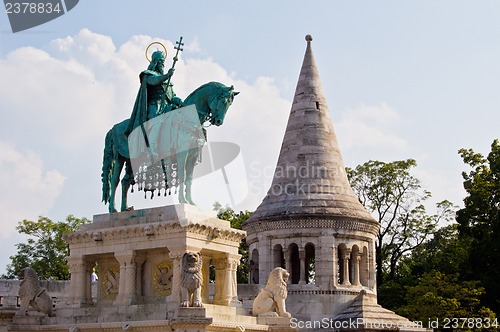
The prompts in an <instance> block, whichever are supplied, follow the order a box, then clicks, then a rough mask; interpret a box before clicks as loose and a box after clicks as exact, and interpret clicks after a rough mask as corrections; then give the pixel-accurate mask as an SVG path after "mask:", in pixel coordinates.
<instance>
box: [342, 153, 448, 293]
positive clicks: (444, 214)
mask: <svg viewBox="0 0 500 332" xmlns="http://www.w3.org/2000/svg"><path fill="white" fill-rule="evenodd" d="M416 165H417V163H416V161H415V160H413V159H407V160H400V161H393V162H389V163H385V162H381V161H373V160H371V161H368V162H366V163H364V164H363V165H358V166H357V167H356V168H355V169H350V168H347V174H348V177H349V181H350V184H351V187H352V188H353V190H354V192H355V193H356V195H357V196H358V197H359V200H360V202H361V204H363V205H364V206H365V207H366V208H367V209H368V210H369V211H370V212H371V213H372V215H374V217H375V218H376V219H377V220H378V221H379V222H380V225H381V227H380V231H379V234H378V236H377V243H376V246H375V249H376V260H377V283H378V285H379V286H380V285H381V284H382V283H383V282H384V281H385V280H393V279H395V277H396V272H397V268H398V263H399V262H400V261H401V259H402V258H404V257H405V256H406V255H408V254H409V253H410V252H411V251H412V250H414V249H416V248H417V247H419V246H420V245H421V244H422V243H423V242H424V241H425V240H426V239H427V238H428V236H429V235H430V234H432V233H433V232H434V231H435V229H436V225H437V223H438V222H439V221H440V220H443V219H448V220H449V219H451V217H452V204H451V203H450V202H448V201H443V202H441V203H439V204H438V206H437V209H438V212H437V213H436V214H434V215H428V214H427V211H426V208H425V206H424V202H425V201H426V200H427V199H429V198H430V197H431V193H430V192H428V191H426V190H424V189H423V188H422V185H421V182H420V180H419V179H418V178H416V177H415V176H413V175H412V174H411V169H412V168H414V167H416Z"/></svg>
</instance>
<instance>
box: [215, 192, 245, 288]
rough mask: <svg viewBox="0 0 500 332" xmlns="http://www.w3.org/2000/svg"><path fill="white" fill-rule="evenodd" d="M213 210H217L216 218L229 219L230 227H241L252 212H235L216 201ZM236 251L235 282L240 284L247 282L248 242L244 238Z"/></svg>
mask: <svg viewBox="0 0 500 332" xmlns="http://www.w3.org/2000/svg"><path fill="white" fill-rule="evenodd" d="M214 210H215V211H217V217H218V218H220V219H222V220H227V221H229V222H230V223H231V227H233V228H236V229H242V226H243V223H244V222H245V221H246V220H247V219H248V218H250V215H251V214H252V213H251V212H250V211H240V212H238V213H236V212H235V211H234V210H233V209H232V208H230V207H229V206H226V207H222V205H221V204H220V203H218V202H216V203H215V204H214ZM238 253H239V254H240V255H241V261H240V265H239V266H238V269H237V271H236V278H237V282H238V283H240V284H247V283H248V263H249V255H248V244H247V243H246V241H245V239H242V240H241V243H240V246H239V248H238Z"/></svg>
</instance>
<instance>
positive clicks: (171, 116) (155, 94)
mask: <svg viewBox="0 0 500 332" xmlns="http://www.w3.org/2000/svg"><path fill="white" fill-rule="evenodd" d="M182 45H183V44H182V37H181V39H180V40H179V41H178V42H177V46H176V49H177V53H176V55H175V57H174V62H173V65H172V68H170V70H169V71H168V72H167V74H164V73H163V67H164V61H165V54H164V53H163V52H161V51H156V52H154V53H153V54H152V56H151V61H150V65H149V67H148V69H147V70H145V71H143V72H141V74H140V75H139V79H140V82H141V86H140V88H139V92H138V94H137V98H136V101H135V104H134V107H133V111H132V115H131V117H130V119H127V120H124V121H122V122H120V123H118V124H116V125H114V126H113V127H112V128H111V130H109V131H108V133H107V135H106V140H105V147H104V157H103V166H102V200H103V202H104V203H105V204H108V203H109V212H116V208H115V192H116V189H117V186H118V183H119V182H120V174H121V172H122V168H123V167H124V166H125V175H124V176H123V179H122V180H121V185H122V202H121V211H125V210H127V208H128V207H127V193H128V190H129V189H130V187H132V191H133V185H134V184H138V189H139V190H144V191H145V193H146V192H148V191H149V192H151V197H153V195H154V192H155V191H158V194H160V191H161V190H164V192H165V195H166V194H167V191H168V193H169V194H170V193H171V189H172V188H174V189H175V190H177V189H178V198H179V202H180V203H188V204H194V203H193V200H192V197H191V183H192V179H193V171H194V167H195V165H196V163H197V162H198V161H199V158H200V153H201V147H202V146H203V144H204V143H205V141H206V131H205V129H202V125H203V124H204V123H206V122H209V123H210V125H216V126H220V125H222V123H223V122H224V117H225V115H226V112H227V110H228V108H229V106H230V105H231V104H232V102H233V99H234V96H236V95H237V94H238V93H239V92H235V91H234V89H233V87H232V86H230V87H227V86H225V85H224V84H222V83H218V82H210V83H206V84H204V85H202V86H200V87H199V88H197V89H196V90H195V91H193V92H192V93H191V94H190V95H189V96H188V97H186V99H185V100H184V101H182V100H181V99H180V98H179V97H177V96H176V95H175V93H174V91H173V89H172V84H170V79H171V77H172V75H173V72H174V66H175V63H176V62H177V56H178V53H179V51H182V49H181V46H182Z"/></svg>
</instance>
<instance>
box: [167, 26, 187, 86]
mask: <svg viewBox="0 0 500 332" xmlns="http://www.w3.org/2000/svg"><path fill="white" fill-rule="evenodd" d="M175 43H176V44H177V45H176V46H174V49H175V50H177V52H175V56H174V63H173V64H172V68H170V69H174V67H175V63H176V62H177V60H179V58H177V56H178V55H179V51H183V49H182V48H181V46H183V45H184V43H183V42H182V36H181V38H179V41H176V42H175ZM171 77H172V76H170V77H169V78H168V80H167V86H168V85H169V84H170V78H171Z"/></svg>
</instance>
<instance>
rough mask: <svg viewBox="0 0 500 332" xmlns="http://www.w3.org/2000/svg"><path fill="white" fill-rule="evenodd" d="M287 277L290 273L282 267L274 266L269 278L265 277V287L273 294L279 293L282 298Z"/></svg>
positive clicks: (285, 290)
mask: <svg viewBox="0 0 500 332" xmlns="http://www.w3.org/2000/svg"><path fill="white" fill-rule="evenodd" d="M289 277H290V274H289V273H288V271H287V270H285V269H284V268H281V267H276V268H274V269H273V270H272V271H271V273H270V274H269V278H268V279H267V284H266V289H267V290H269V291H271V292H272V293H273V294H274V296H276V295H279V296H281V297H282V298H284V299H286V297H287V289H286V283H287V281H288V278H289Z"/></svg>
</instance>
